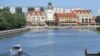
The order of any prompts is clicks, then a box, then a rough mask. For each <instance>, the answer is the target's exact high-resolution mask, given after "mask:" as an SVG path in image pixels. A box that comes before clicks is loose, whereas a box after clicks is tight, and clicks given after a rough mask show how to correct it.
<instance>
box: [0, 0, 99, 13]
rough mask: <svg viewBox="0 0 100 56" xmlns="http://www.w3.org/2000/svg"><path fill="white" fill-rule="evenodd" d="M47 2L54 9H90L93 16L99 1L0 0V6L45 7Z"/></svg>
mask: <svg viewBox="0 0 100 56" xmlns="http://www.w3.org/2000/svg"><path fill="white" fill-rule="evenodd" d="M48 2H52V4H53V5H54V6H56V7H62V8H67V9H71V8H83V9H91V10H93V14H95V15H96V14H97V10H98V9H99V8H100V0H0V6H22V7H23V6H24V7H27V6H47V3H48Z"/></svg>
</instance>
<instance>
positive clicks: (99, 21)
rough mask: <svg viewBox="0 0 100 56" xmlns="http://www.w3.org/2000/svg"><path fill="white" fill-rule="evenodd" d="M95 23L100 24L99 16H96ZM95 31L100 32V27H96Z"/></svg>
mask: <svg viewBox="0 0 100 56" xmlns="http://www.w3.org/2000/svg"><path fill="white" fill-rule="evenodd" d="M95 21H96V23H99V24H100V16H97V17H96V20H95ZM97 30H98V31H100V27H97Z"/></svg>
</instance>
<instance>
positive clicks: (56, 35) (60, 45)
mask: <svg viewBox="0 0 100 56" xmlns="http://www.w3.org/2000/svg"><path fill="white" fill-rule="evenodd" d="M37 30H39V31H34V30H30V31H28V32H23V33H16V34H11V35H6V36H0V56H7V55H6V54H8V53H9V50H10V48H11V47H12V46H13V45H15V44H21V45H22V47H23V49H24V53H25V55H26V56H84V55H85V54H84V50H85V49H86V48H87V50H88V52H90V53H97V52H99V51H100V34H99V33H96V32H95V31H92V30H82V29H81V30H74V29H37ZM25 55H24V56H25Z"/></svg>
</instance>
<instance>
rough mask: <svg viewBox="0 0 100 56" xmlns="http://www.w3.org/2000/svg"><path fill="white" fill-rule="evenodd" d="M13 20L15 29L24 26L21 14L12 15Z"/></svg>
mask: <svg viewBox="0 0 100 56" xmlns="http://www.w3.org/2000/svg"><path fill="white" fill-rule="evenodd" d="M13 16H14V18H15V23H16V26H15V27H17V28H19V27H22V26H25V25H26V18H25V16H24V15H23V14H18V13H15V14H13Z"/></svg>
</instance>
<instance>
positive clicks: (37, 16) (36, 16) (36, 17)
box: [26, 11, 46, 26]
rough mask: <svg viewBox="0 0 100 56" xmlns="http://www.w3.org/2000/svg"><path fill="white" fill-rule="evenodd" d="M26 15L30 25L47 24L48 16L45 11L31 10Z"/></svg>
mask: <svg viewBox="0 0 100 56" xmlns="http://www.w3.org/2000/svg"><path fill="white" fill-rule="evenodd" d="M26 17H27V23H28V25H33V26H37V25H39V26H43V25H45V24H46V23H45V21H46V16H45V13H44V12H43V11H29V12H28V14H27V16H26Z"/></svg>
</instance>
